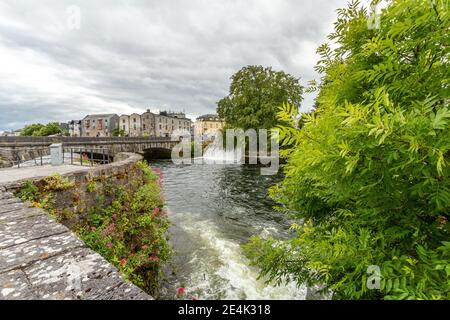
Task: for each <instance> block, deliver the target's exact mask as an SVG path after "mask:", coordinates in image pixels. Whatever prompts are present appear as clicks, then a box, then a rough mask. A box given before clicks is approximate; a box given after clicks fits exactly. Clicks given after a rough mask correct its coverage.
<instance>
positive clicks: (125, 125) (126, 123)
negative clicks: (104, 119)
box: [119, 114, 130, 136]
mask: <svg viewBox="0 0 450 320" xmlns="http://www.w3.org/2000/svg"><path fill="white" fill-rule="evenodd" d="M119 129H120V130H122V131H123V132H124V135H125V136H128V135H129V134H130V116H128V115H126V114H123V115H121V116H120V118H119Z"/></svg>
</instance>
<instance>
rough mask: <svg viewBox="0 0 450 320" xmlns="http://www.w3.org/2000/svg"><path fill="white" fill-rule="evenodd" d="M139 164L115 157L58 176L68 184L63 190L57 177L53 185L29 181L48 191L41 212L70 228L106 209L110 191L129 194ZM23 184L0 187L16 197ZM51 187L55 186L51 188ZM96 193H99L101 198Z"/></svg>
mask: <svg viewBox="0 0 450 320" xmlns="http://www.w3.org/2000/svg"><path fill="white" fill-rule="evenodd" d="M140 160H142V156H140V155H139V154H134V153H119V154H117V156H116V157H115V162H113V163H111V164H108V165H103V166H97V167H94V168H92V169H90V170H80V171H75V172H72V173H69V174H64V175H62V176H61V178H62V179H64V180H65V181H67V182H68V184H67V187H61V186H57V185H56V184H58V182H57V181H56V179H58V178H57V177H55V179H54V181H53V180H52V179H53V178H52V177H47V178H45V179H42V178H40V179H37V180H35V181H33V184H34V185H35V186H36V187H37V188H38V189H40V190H41V191H42V190H43V189H44V188H47V189H48V190H47V191H46V192H47V193H48V194H49V196H51V199H50V201H49V203H48V205H47V206H46V207H44V209H46V210H48V211H49V212H50V213H51V214H52V215H53V216H54V217H56V218H57V219H58V221H59V222H61V223H62V224H64V225H65V226H67V227H69V228H72V227H73V226H74V225H76V224H77V223H78V222H80V221H81V220H83V219H84V217H85V213H87V212H88V211H89V210H90V209H92V208H99V207H100V208H101V207H107V206H109V205H110V204H111V203H112V201H113V200H114V197H115V194H114V192H112V190H113V189H114V190H116V189H117V188H119V187H123V188H127V189H128V190H129V189H130V188H133V187H135V188H136V187H138V186H134V185H133V183H131V182H132V181H136V180H140V175H141V172H140V170H139V169H138V168H137V167H136V163H137V162H138V161H140ZM25 183H26V181H19V182H15V183H12V184H9V185H5V186H3V187H4V189H5V190H6V191H11V192H15V193H17V192H19V191H20V189H21V188H23V186H24V184H25ZM59 183H61V182H59ZM52 184H55V186H53V187H52V186H51V185H52ZM69 184H70V186H69ZM99 190H101V191H102V192H101V195H99V194H100V192H98V191H99ZM108 190H111V193H108Z"/></svg>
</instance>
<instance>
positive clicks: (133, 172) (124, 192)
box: [19, 162, 171, 297]
mask: <svg viewBox="0 0 450 320" xmlns="http://www.w3.org/2000/svg"><path fill="white" fill-rule="evenodd" d="M114 179H116V181H114ZM19 196H20V197H21V198H22V199H23V200H28V201H30V202H31V204H32V205H33V206H35V207H39V208H43V209H45V210H47V211H48V212H49V213H50V214H51V215H52V216H54V217H55V218H56V219H57V220H58V221H60V222H61V223H63V224H65V225H67V226H68V227H70V228H71V229H72V230H73V231H75V232H76V233H77V235H78V236H79V237H80V238H81V239H82V240H83V241H84V242H85V243H86V245H87V246H88V247H90V248H91V249H93V250H94V251H96V252H98V253H99V254H101V255H102V256H103V257H104V258H105V259H106V260H108V261H109V262H111V263H112V264H114V265H115V266H116V267H117V268H118V269H119V270H120V272H121V273H122V274H123V275H124V277H125V278H126V279H127V280H129V281H131V282H132V283H134V284H135V285H137V286H139V287H140V288H142V289H143V290H145V291H146V292H148V293H149V294H151V295H153V296H154V297H158V294H159V282H160V279H161V277H162V275H163V273H162V267H163V265H164V264H165V263H166V262H167V261H168V260H169V259H170V255H171V249H170V246H169V244H168V239H167V234H166V232H167V230H168V228H169V220H168V218H167V216H166V213H165V210H164V201H163V198H162V194H161V178H160V177H159V176H158V174H156V173H155V172H153V171H152V169H151V168H150V167H149V166H148V165H147V163H146V162H138V163H136V164H135V165H134V166H133V167H132V168H131V169H130V170H128V172H119V173H117V175H116V176H115V177H102V176H99V177H92V178H91V179H89V180H87V181H85V182H84V183H82V184H79V183H73V182H70V181H69V180H68V179H67V178H64V177H61V176H60V175H54V176H51V177H48V178H46V179H44V180H42V181H37V182H34V183H33V182H28V183H25V184H24V186H23V187H22V189H21V190H20V192H19Z"/></svg>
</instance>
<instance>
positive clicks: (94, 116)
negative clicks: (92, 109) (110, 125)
mask: <svg viewBox="0 0 450 320" xmlns="http://www.w3.org/2000/svg"><path fill="white" fill-rule="evenodd" d="M110 117H118V115H117V114H115V113H106V114H101V113H99V114H88V115H87V116H86V117H84V118H83V119H86V118H110Z"/></svg>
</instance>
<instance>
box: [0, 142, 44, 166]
mask: <svg viewBox="0 0 450 320" xmlns="http://www.w3.org/2000/svg"><path fill="white" fill-rule="evenodd" d="M0 151H3V152H2V153H5V154H9V156H7V157H6V158H8V162H9V163H11V164H12V167H17V168H20V167H21V166H22V165H25V164H26V165H25V166H27V167H30V166H43V165H46V164H49V163H50V148H48V147H45V148H36V147H33V148H20V149H18V150H15V149H12V150H11V149H9V148H0ZM24 154H27V155H28V156H29V159H28V160H26V159H24V157H23V155H24Z"/></svg>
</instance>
